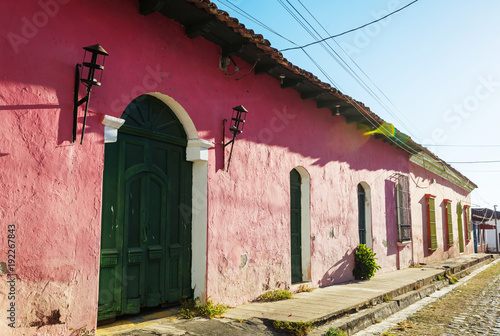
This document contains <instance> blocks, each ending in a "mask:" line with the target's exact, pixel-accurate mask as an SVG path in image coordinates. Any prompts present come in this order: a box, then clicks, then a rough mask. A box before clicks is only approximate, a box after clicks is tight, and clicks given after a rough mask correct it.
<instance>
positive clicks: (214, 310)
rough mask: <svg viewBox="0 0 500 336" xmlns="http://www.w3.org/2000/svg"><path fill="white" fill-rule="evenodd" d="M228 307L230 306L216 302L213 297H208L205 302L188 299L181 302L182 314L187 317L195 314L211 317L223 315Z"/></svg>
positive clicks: (189, 317)
mask: <svg viewBox="0 0 500 336" xmlns="http://www.w3.org/2000/svg"><path fill="white" fill-rule="evenodd" d="M228 308H229V306H227V305H224V304H222V303H216V304H214V302H213V301H212V299H208V300H207V302H206V303H205V304H202V303H201V302H200V301H199V300H196V301H193V300H192V299H187V300H183V301H182V302H181V316H182V317H183V318H185V319H191V318H193V317H195V316H205V317H208V318H210V319H211V318H214V317H218V316H221V315H222V314H224V312H225V311H226V310H227V309H228Z"/></svg>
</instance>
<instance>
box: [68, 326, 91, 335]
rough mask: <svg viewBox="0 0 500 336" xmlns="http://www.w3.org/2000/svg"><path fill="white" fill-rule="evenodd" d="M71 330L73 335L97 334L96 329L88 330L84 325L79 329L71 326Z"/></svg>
mask: <svg viewBox="0 0 500 336" xmlns="http://www.w3.org/2000/svg"><path fill="white" fill-rule="evenodd" d="M69 330H70V331H71V336H95V330H94V329H92V330H87V328H86V327H82V328H79V329H75V328H69Z"/></svg>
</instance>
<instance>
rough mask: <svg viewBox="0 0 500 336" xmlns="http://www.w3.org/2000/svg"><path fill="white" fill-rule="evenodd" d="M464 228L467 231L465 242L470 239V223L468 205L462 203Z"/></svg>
mask: <svg viewBox="0 0 500 336" xmlns="http://www.w3.org/2000/svg"><path fill="white" fill-rule="evenodd" d="M464 221H465V230H466V232H467V242H470V241H471V240H472V224H471V221H470V217H469V207H468V206H467V205H464Z"/></svg>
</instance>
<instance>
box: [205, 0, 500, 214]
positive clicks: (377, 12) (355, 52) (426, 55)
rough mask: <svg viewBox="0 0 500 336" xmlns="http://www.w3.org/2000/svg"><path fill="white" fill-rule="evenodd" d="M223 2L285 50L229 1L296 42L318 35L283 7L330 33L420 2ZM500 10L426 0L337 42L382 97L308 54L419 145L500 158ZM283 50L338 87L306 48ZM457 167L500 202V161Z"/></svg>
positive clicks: (484, 198) (314, 49)
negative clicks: (315, 63)
mask: <svg viewBox="0 0 500 336" xmlns="http://www.w3.org/2000/svg"><path fill="white" fill-rule="evenodd" d="M213 2H214V3H216V4H217V6H218V7H219V8H220V9H223V10H226V11H228V12H229V14H230V15H231V16H233V17H236V18H238V19H239V20H240V22H242V23H243V24H245V26H246V27H247V28H251V29H253V30H254V31H255V32H256V33H260V34H262V35H264V37H265V38H267V39H268V40H269V41H270V42H271V44H272V45H273V46H274V47H275V48H277V49H279V50H281V49H284V48H289V47H293V46H294V45H293V44H292V43H290V42H289V41H287V40H285V39H283V38H282V37H279V36H277V35H276V34H274V33H272V32H270V31H268V30H266V29H265V28H263V27H261V26H259V25H258V24H256V23H254V22H252V21H251V20H249V19H247V18H245V17H244V16H243V15H242V14H241V13H238V12H236V11H235V10H233V9H231V8H230V7H228V4H229V5H230V6H232V7H233V8H235V7H234V5H235V6H237V7H239V8H240V9H242V10H243V11H245V12H246V13H248V14H250V15H252V16H253V17H254V18H256V19H258V20H259V21H260V22H262V23H264V24H265V25H267V26H268V27H270V28H271V29H273V30H274V31H276V32H277V33H279V34H280V35H282V36H284V37H285V38H287V39H288V40H291V41H293V42H294V43H296V44H298V45H304V44H307V43H310V42H313V41H315V39H314V38H313V37H311V36H310V35H309V34H308V33H307V32H306V30H305V29H304V28H303V27H301V26H300V25H299V23H297V21H296V20H295V19H294V18H293V17H292V16H291V15H290V14H289V13H288V12H287V11H286V9H285V8H284V7H283V6H282V5H281V4H280V2H281V3H284V4H286V5H288V6H289V7H290V4H292V5H293V6H294V7H295V8H296V9H297V10H298V11H299V12H300V13H301V14H302V15H303V16H304V17H305V18H306V19H307V21H308V22H310V23H311V24H312V25H313V26H314V28H315V29H316V30H317V31H318V32H319V33H320V34H321V35H322V37H326V36H329V35H335V34H339V33H342V32H344V31H347V30H350V29H352V28H355V27H358V26H361V25H363V24H366V23H368V22H371V21H373V20H375V19H379V18H381V17H382V16H384V15H386V14H388V13H390V12H393V11H395V10H397V9H399V8H401V7H403V6H406V5H408V4H409V3H411V2H412V0H385V1H381V0H380V1H379V0H371V1H367V0H364V1H361V0H349V1H348V0H342V1H341V0H330V1H325V0H323V1H319V0H288V1H287V0H267V1H262V0H213ZM231 3H232V5H231ZM304 7H305V8H307V10H309V11H310V12H311V14H312V15H313V16H314V18H313V17H312V16H311V15H309V14H308V13H307V11H306V9H305V8H304ZM292 10H293V9H292ZM498 13H500V1H498V0H482V1H470V0H441V1H435V0H434V1H431V0H419V1H417V2H416V3H414V4H412V5H410V6H409V7H407V8H406V9H404V10H402V11H400V12H398V13H396V14H394V15H392V16H390V17H388V18H386V19H384V20H383V21H379V22H377V23H375V24H373V25H370V26H367V27H365V28H362V29H360V30H357V31H354V32H352V33H349V34H346V35H343V36H340V37H338V38H335V39H334V40H330V41H329V45H330V46H331V48H333V51H334V52H336V53H337V54H338V55H340V56H341V58H342V59H343V60H344V61H345V63H346V64H347V65H348V67H350V68H352V69H353V70H354V71H355V72H356V73H357V74H358V76H359V77H360V78H361V79H362V82H364V83H366V84H367V85H368V86H369V88H370V89H371V90H372V91H373V92H374V93H375V94H373V93H370V92H369V90H367V89H365V88H363V87H362V85H361V84H359V83H358V82H357V81H356V80H355V79H354V78H355V77H354V76H353V75H351V74H350V73H348V71H346V70H345V69H344V68H343V67H342V66H340V65H339V63H338V62H337V61H336V60H335V59H334V58H333V57H332V56H331V55H330V54H329V53H327V52H326V51H325V49H324V48H323V47H321V46H320V45H319V44H318V45H315V46H311V47H308V48H306V50H307V52H308V53H309V54H310V55H311V56H312V57H313V59H314V60H315V61H316V62H318V63H319V64H320V66H321V67H322V68H323V69H324V71H325V72H326V74H327V75H328V76H329V77H330V78H331V79H332V80H333V81H334V83H335V84H336V86H338V88H339V89H340V90H341V91H342V92H343V93H345V94H348V95H350V96H352V97H353V98H355V99H357V100H360V101H362V102H363V103H364V104H365V105H367V106H369V107H370V108H371V110H372V111H373V112H375V113H376V114H378V115H379V116H381V117H382V118H383V119H385V120H386V121H388V122H391V123H393V124H394V125H395V126H396V127H397V128H398V129H399V130H400V131H402V132H404V133H406V134H408V135H410V136H411V137H412V138H413V139H414V140H415V141H417V142H418V143H420V144H424V145H427V144H433V145H440V146H428V148H429V149H430V150H431V151H432V152H434V153H436V154H437V155H438V156H440V157H441V158H442V159H444V160H445V161H447V162H463V161H466V162H470V161H474V162H475V161H491V160H493V161H494V160H498V161H500V138H499V137H498V136H497V134H498V133H500V130H499V129H498V126H497V124H498V122H499V121H500V117H499V114H500V21H499V20H498ZM315 19H316V20H317V21H319V22H320V23H321V24H322V25H323V27H324V28H325V29H326V30H327V31H328V34H327V33H326V32H325V31H324V30H323V28H321V27H320V26H319V25H318V23H316V21H315ZM333 51H331V52H332V53H334V52H333ZM283 54H284V56H285V57H286V58H287V59H288V60H290V61H291V62H292V63H294V64H296V65H298V66H300V67H302V68H304V69H306V70H308V71H311V72H312V73H314V74H315V75H316V76H318V77H319V78H321V79H322V80H323V81H325V82H329V80H328V78H327V77H326V76H325V75H324V74H323V73H322V72H321V71H320V70H319V69H318V68H317V67H316V65H314V64H313V62H311V60H310V59H309V58H308V57H307V56H306V55H305V53H304V52H303V51H301V50H291V51H285V52H283ZM344 66H345V67H346V65H345V64H344ZM358 67H359V68H358ZM360 69H362V71H361V70H360ZM365 74H366V76H365ZM386 97H387V98H386ZM455 145H460V146H458V147H457V146H455ZM465 145H466V146H477V147H464V146H465ZM492 145H498V147H491V146H492ZM485 146H489V147H485ZM451 165H452V166H454V167H455V168H456V169H458V170H459V171H460V172H462V173H463V174H464V175H466V176H467V177H468V178H470V179H471V180H472V181H473V182H475V183H476V184H477V185H478V186H479V188H478V189H477V190H475V191H474V192H473V193H472V203H473V206H481V207H490V208H492V207H493V205H494V204H498V205H499V206H500V195H499V194H498V193H497V190H498V185H499V182H498V181H500V162H499V163H475V164H459V163H451Z"/></svg>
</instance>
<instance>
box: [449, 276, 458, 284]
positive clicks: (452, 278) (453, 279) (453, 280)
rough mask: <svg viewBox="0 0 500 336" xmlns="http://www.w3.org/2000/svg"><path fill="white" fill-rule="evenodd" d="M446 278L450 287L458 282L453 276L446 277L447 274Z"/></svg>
mask: <svg viewBox="0 0 500 336" xmlns="http://www.w3.org/2000/svg"><path fill="white" fill-rule="evenodd" d="M446 277H447V278H448V281H449V282H450V284H451V285H453V284H454V283H457V282H458V279H457V277H456V276H454V275H448V274H446Z"/></svg>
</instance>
